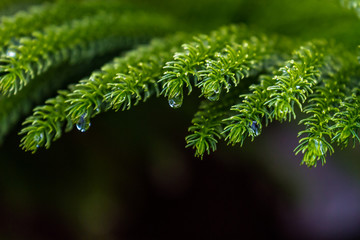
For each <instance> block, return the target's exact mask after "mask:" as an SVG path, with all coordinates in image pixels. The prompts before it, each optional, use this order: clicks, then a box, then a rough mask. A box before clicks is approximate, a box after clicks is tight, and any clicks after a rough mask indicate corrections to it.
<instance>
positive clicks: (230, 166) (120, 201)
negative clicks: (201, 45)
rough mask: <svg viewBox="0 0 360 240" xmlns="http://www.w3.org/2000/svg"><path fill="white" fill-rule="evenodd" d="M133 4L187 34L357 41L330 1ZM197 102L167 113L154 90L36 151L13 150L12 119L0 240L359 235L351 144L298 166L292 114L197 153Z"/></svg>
mask: <svg viewBox="0 0 360 240" xmlns="http://www.w3.org/2000/svg"><path fill="white" fill-rule="evenodd" d="M133 2H134V4H137V5H139V7H143V8H146V9H149V11H150V10H154V11H159V12H164V13H166V14H172V15H173V16H175V17H176V18H178V19H179V21H180V19H181V21H185V22H186V21H188V22H189V23H193V24H192V28H193V31H199V30H203V31H204V32H206V31H209V30H211V29H215V28H216V27H218V26H220V25H224V24H228V23H236V22H243V23H246V24H248V25H251V26H252V27H254V28H258V29H261V30H263V31H265V32H269V33H277V34H284V35H287V36H290V37H293V38H299V39H312V38H331V39H335V40H336V41H337V42H338V43H340V44H343V45H344V46H346V47H348V48H349V49H356V46H357V44H358V43H359V41H358V39H360V38H359V36H360V32H359V29H360V20H359V19H358V18H357V17H356V15H355V13H353V12H351V11H349V10H346V9H342V8H340V4H339V2H338V1H337V0H304V1H287V0H271V1H269V0H255V1H250V0H247V1H245V0H242V1H231V0H224V1H222V2H221V3H220V2H219V1H215V0H209V1H204V0H202V1H185V2H183V1H180V0H176V1H167V2H164V1H160V0H152V1H150V0H148V1H146V0H136V1H133ZM195 29H196V30H195ZM74 80H75V79H74ZM198 103H199V99H198V98H197V97H193V96H190V97H188V98H185V101H184V105H183V107H182V108H180V109H176V110H175V109H171V108H170V107H169V106H168V103H167V101H166V100H165V99H163V98H159V99H151V100H149V101H148V102H146V103H140V104H139V105H138V106H136V107H134V108H132V110H131V111H124V112H108V113H105V114H102V115H100V116H98V117H97V118H95V119H94V120H93V121H92V126H91V128H90V129H89V130H88V131H87V132H86V133H81V132H78V131H76V130H73V131H72V132H70V133H68V134H65V135H64V136H63V137H62V138H61V139H60V140H58V141H57V142H55V143H54V144H53V145H52V147H51V149H49V150H41V151H39V152H38V153H36V154H35V155H32V154H30V153H25V152H23V151H22V150H21V149H20V148H19V147H18V145H19V141H20V137H19V136H18V135H17V132H18V130H19V129H20V125H18V126H16V127H15V128H14V130H13V131H12V132H11V133H10V134H9V135H8V137H7V139H6V141H5V143H4V144H3V145H2V146H0V239H5V240H6V239H40V240H41V239H54V240H56V239H89V240H91V239H110V240H111V239H184V238H188V239H195V238H197V239H243V238H245V239H247V238H250V239H271V238H273V239H358V238H359V237H360V174H359V172H360V161H359V156H360V150H359V147H358V146H356V148H355V149H352V148H348V149H345V150H340V149H336V151H335V154H334V155H333V156H331V157H329V158H328V162H327V164H326V165H325V166H323V167H322V166H318V167H316V168H312V169H309V168H307V167H305V166H301V165H300V162H301V156H294V153H293V149H294V148H295V147H296V146H297V144H298V139H297V132H298V131H299V130H301V129H302V127H301V126H298V125H297V122H296V121H294V122H293V123H283V124H279V123H273V124H271V125H270V126H269V127H268V128H266V129H265V130H264V132H263V134H262V135H261V136H259V137H258V138H257V139H256V140H255V141H254V142H250V141H249V142H246V144H245V145H244V146H243V147H242V148H240V147H239V146H235V147H231V146H227V145H226V144H225V143H221V144H219V146H218V150H217V151H216V152H215V153H213V154H212V155H210V156H205V157H204V159H203V160H201V159H198V158H194V157H193V155H194V151H193V150H192V149H186V148H185V145H186V143H185V140H184V138H185V136H186V135H187V134H188V132H187V128H188V126H189V125H190V122H191V119H192V117H193V115H194V113H195V112H196V110H197V104H198Z"/></svg>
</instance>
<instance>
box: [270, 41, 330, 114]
mask: <svg viewBox="0 0 360 240" xmlns="http://www.w3.org/2000/svg"><path fill="white" fill-rule="evenodd" d="M326 45H327V43H326V42H319V43H313V42H311V43H308V44H307V45H306V46H304V47H301V48H300V49H299V50H297V51H295V53H294V54H293V58H292V59H291V60H289V61H288V62H287V63H286V65H285V66H284V67H282V68H280V69H279V71H278V73H279V74H278V75H276V76H274V80H275V83H274V84H273V86H270V87H268V90H269V91H271V92H272V93H271V95H270V99H269V100H268V101H267V102H266V103H265V104H266V105H268V107H269V108H272V109H273V111H272V115H273V116H272V117H273V118H275V119H277V120H279V121H283V120H285V121H286V120H287V119H289V121H290V120H291V118H292V117H293V118H294V119H295V118H296V114H295V105H296V106H298V107H299V109H300V111H302V109H303V107H302V104H303V103H304V102H305V100H306V99H307V96H308V95H309V94H310V93H312V92H313V90H312V88H313V87H314V86H315V85H317V84H318V79H319V77H320V76H321V68H322V67H324V65H325V62H324V59H325V54H326V51H328V50H327V49H325V48H324V46H326Z"/></svg>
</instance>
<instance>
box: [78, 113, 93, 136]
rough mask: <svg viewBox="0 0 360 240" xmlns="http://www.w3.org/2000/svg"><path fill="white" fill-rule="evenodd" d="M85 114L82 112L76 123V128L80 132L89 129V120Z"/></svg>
mask: <svg viewBox="0 0 360 240" xmlns="http://www.w3.org/2000/svg"><path fill="white" fill-rule="evenodd" d="M86 116H87V114H86V113H84V114H83V115H81V117H80V119H79V121H78V122H77V123H76V128H77V129H78V130H79V131H80V132H85V131H86V130H88V129H89V127H90V126H91V123H90V121H89V120H88V118H87V117H86Z"/></svg>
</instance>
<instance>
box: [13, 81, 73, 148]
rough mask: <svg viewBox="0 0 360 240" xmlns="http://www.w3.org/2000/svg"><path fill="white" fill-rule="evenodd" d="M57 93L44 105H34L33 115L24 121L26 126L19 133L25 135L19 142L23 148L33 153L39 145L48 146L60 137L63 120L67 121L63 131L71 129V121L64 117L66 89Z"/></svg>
mask: <svg viewBox="0 0 360 240" xmlns="http://www.w3.org/2000/svg"><path fill="white" fill-rule="evenodd" d="M69 88H70V89H71V88H72V87H71V86H70V87H69ZM58 93H59V94H58V96H57V97H55V98H51V99H49V100H47V101H46V102H45V105H43V106H38V107H36V108H35V109H34V113H33V115H32V116H30V117H28V118H27V119H26V120H25V121H24V123H23V125H27V126H25V127H24V128H23V129H22V130H21V131H20V133H19V134H22V135H25V136H24V137H23V138H22V139H21V144H20V146H21V147H22V148H23V149H25V150H27V151H32V152H33V153H35V152H36V151H37V150H38V148H40V147H44V146H45V147H46V148H49V147H50V144H51V142H52V141H55V140H56V139H58V138H60V137H61V135H62V131H63V127H64V122H67V124H66V128H65V131H70V130H71V129H72V127H73V123H72V121H71V120H70V119H69V118H68V117H66V114H65V108H64V106H65V104H64V102H65V99H66V96H67V94H68V91H64V90H63V91H59V92H58Z"/></svg>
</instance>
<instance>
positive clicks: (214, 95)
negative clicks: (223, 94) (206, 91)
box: [207, 89, 220, 101]
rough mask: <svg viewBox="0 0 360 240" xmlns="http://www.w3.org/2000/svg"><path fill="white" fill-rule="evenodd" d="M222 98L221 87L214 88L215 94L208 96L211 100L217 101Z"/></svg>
mask: <svg viewBox="0 0 360 240" xmlns="http://www.w3.org/2000/svg"><path fill="white" fill-rule="evenodd" d="M219 98H220V89H216V90H214V92H213V94H211V95H210V96H208V97H207V99H209V100H210V101H217V100H219Z"/></svg>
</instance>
